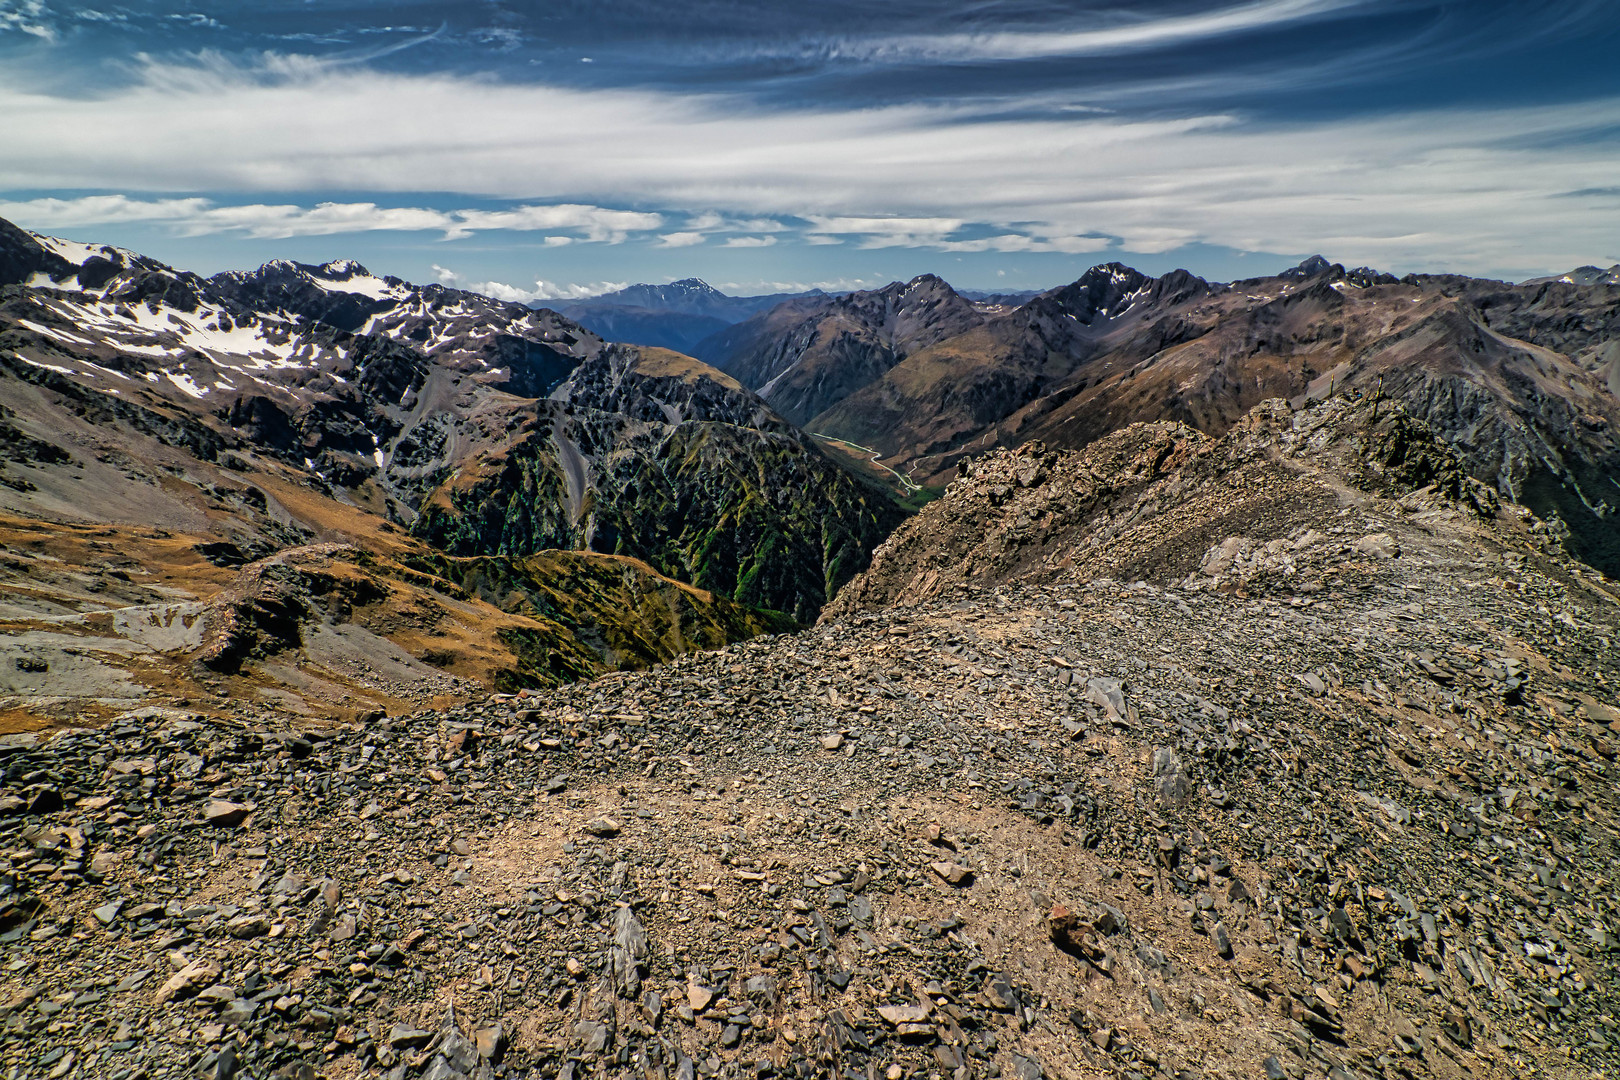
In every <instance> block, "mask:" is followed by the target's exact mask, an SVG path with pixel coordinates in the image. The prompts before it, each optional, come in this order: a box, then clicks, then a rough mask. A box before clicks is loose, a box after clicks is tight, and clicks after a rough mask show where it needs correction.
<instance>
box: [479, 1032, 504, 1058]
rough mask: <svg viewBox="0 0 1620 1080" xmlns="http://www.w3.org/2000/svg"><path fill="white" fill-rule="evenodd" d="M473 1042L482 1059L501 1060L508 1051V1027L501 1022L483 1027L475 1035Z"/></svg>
mask: <svg viewBox="0 0 1620 1080" xmlns="http://www.w3.org/2000/svg"><path fill="white" fill-rule="evenodd" d="M473 1044H474V1046H475V1047H476V1049H477V1050H478V1056H479V1057H480V1058H481V1059H482V1060H484V1061H489V1062H499V1061H500V1060H501V1055H502V1054H504V1053H505V1052H506V1029H505V1028H504V1027H502V1026H501V1025H500V1024H499V1023H495V1024H490V1025H488V1026H486V1027H481V1028H479V1029H478V1031H477V1032H476V1033H475V1034H474V1035H473Z"/></svg>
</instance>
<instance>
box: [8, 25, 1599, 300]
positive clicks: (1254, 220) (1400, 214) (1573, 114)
mask: <svg viewBox="0 0 1620 1080" xmlns="http://www.w3.org/2000/svg"><path fill="white" fill-rule="evenodd" d="M1617 55H1620V4H1617V3H1615V2H1613V0H1596V2H1566V3H1556V2H1555V3H1543V4H1525V3H1522V2H1516V3H1507V2H1497V0H1469V2H1437V0H1207V2H1202V3H1194V2H1189V0H1131V2H1127V0H1112V2H1068V3H1065V2H1054V0H1048V2H1043V0H891V2H888V3H884V4H873V3H870V2H869V0H863V2H859V3H857V2H852V0H820V2H818V3H813V4H812V3H805V2H803V0H794V2H792V3H777V2H770V3H739V2H732V0H688V2H683V3H670V2H667V0H665V2H662V3H652V2H650V0H554V2H548V3H519V2H515V0H458V2H456V3H443V2H419V3H376V2H366V0H347V2H337V0H259V2H255V3H254V4H251V5H247V4H241V3H239V2H231V3H225V2H218V0H209V2H201V0H199V2H194V3H167V2H123V3H115V2H110V0H109V2H106V3H102V2H100V0H75V2H72V3H68V2H64V0H0V147H3V148H4V150H3V152H0V216H4V217H8V218H10V219H12V220H14V221H16V222H18V223H19V224H21V225H23V226H25V227H27V228H32V229H35V230H38V231H42V232H49V233H52V234H55V235H65V236H69V237H72V238H74V239H84V240H95V241H101V242H111V243H117V244H121V245H123V246H126V247H131V248H135V249H137V250H140V251H143V252H146V253H148V254H151V255H154V256H156V257H159V258H162V259H165V260H166V261H169V262H172V263H174V264H176V265H179V266H182V267H186V268H189V269H195V270H198V271H202V272H212V271H215V270H219V269H226V268H238V267H248V266H254V265H257V264H258V263H260V262H263V261H265V260H267V259H270V258H276V257H286V258H296V259H301V260H305V261H324V260H325V259H329V258H339V257H345V258H358V259H360V260H361V261H362V262H364V263H366V264H367V265H368V266H369V267H371V268H372V269H373V270H374V271H377V272H381V273H393V274H398V275H400V276H402V277H406V278H410V279H413V280H418V281H423V280H434V279H438V280H444V281H447V282H454V283H458V284H461V285H464V286H468V287H475V288H480V289H482V290H483V291H488V292H491V293H494V294H496V295H504V296H510V297H511V298H514V299H549V298H558V297H565V296H570V295H582V294H588V293H591V292H594V291H601V290H603V289H606V288H609V287H612V286H614V285H618V284H622V283H626V282H633V281H666V280H670V279H672V278H675V277H684V276H688V275H697V276H701V277H704V278H706V279H707V280H709V281H711V282H713V283H715V284H717V285H720V286H721V287H722V288H726V289H728V291H733V292H759V291H777V290H780V289H797V288H803V287H807V286H820V287H824V288H853V287H863V286H869V285H875V284H881V283H883V282H887V281H889V280H893V279H897V278H898V279H903V278H908V277H911V276H913V275H915V274H918V273H922V272H925V271H932V272H936V273H939V274H941V275H942V276H944V277H946V278H947V279H949V280H950V281H952V282H953V283H955V284H957V285H959V286H962V287H967V288H989V289H994V288H1006V289H1024V288H1042V287H1048V286H1051V285H1054V284H1058V283H1061V282H1065V281H1069V280H1072V279H1073V278H1075V277H1077V276H1078V275H1079V274H1080V273H1081V272H1082V271H1083V270H1084V269H1085V268H1086V267H1087V266H1090V265H1092V264H1094V263H1097V262H1104V261H1111V260H1115V259H1118V260H1120V261H1124V262H1128V263H1131V264H1133V265H1135V266H1138V267H1139V268H1141V269H1143V270H1147V271H1150V272H1162V271H1164V270H1168V269H1171V268H1173V267H1176V266H1186V267H1187V268H1189V269H1191V270H1193V271H1194V272H1197V273H1200V274H1203V275H1205V276H1207V277H1212V278H1222V279H1226V278H1232V277H1239V276H1245V275H1252V274H1260V273H1266V272H1271V271H1274V270H1276V269H1278V268H1280V267H1281V266H1283V265H1287V264H1288V263H1290V262H1293V261H1297V260H1298V259H1299V258H1300V257H1302V256H1304V255H1307V254H1311V253H1314V252H1317V251H1320V252H1322V253H1323V254H1326V255H1327V256H1329V257H1330V258H1332V259H1335V260H1338V261H1342V262H1345V263H1347V264H1351V265H1355V264H1371V265H1374V266H1377V267H1380V268H1383V269H1389V270H1393V271H1395V272H1397V273H1405V272H1408V271H1456V272H1463V273H1473V274H1485V275H1491V276H1499V277H1508V278H1522V277H1527V276H1531V275H1534V274H1541V273H1547V272H1551V271H1561V270H1565V269H1569V268H1571V267H1573V266H1575V265H1578V264H1581V263H1599V264H1602V265H1609V264H1611V263H1615V262H1620V62H1616V60H1615V57H1616V56H1617Z"/></svg>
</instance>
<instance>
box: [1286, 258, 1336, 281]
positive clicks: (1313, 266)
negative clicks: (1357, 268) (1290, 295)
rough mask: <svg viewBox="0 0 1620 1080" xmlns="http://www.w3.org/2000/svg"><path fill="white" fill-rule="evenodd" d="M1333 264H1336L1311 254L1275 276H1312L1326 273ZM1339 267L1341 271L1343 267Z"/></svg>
mask: <svg viewBox="0 0 1620 1080" xmlns="http://www.w3.org/2000/svg"><path fill="white" fill-rule="evenodd" d="M1335 265H1336V264H1334V263H1330V262H1328V261H1327V259H1326V258H1324V257H1323V256H1321V255H1312V256H1311V257H1310V258H1308V259H1306V260H1305V261H1304V262H1301V263H1300V264H1299V265H1298V266H1291V267H1289V268H1288V269H1287V270H1284V271H1283V272H1282V273H1280V274H1278V275H1277V276H1278V277H1285V278H1313V277H1316V276H1318V275H1319V274H1326V273H1328V272H1330V271H1331V270H1332V269H1333V268H1334V266H1335ZM1339 269H1340V270H1341V271H1343V269H1344V267H1342V266H1341V267H1339Z"/></svg>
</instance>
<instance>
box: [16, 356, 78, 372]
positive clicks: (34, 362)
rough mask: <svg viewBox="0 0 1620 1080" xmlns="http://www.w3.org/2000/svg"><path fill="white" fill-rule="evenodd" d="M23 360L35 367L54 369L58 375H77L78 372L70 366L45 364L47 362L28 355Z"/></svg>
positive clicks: (47, 369)
mask: <svg viewBox="0 0 1620 1080" xmlns="http://www.w3.org/2000/svg"><path fill="white" fill-rule="evenodd" d="M22 362H23V363H25V364H29V365H31V366H33V367H37V368H44V369H45V370H46V371H54V372H56V373H57V374H58V375H77V374H78V372H77V371H74V370H73V369H72V368H70V367H62V366H61V365H59V364H45V363H41V362H40V361H38V360H30V359H28V357H26V356H25V357H23V358H22Z"/></svg>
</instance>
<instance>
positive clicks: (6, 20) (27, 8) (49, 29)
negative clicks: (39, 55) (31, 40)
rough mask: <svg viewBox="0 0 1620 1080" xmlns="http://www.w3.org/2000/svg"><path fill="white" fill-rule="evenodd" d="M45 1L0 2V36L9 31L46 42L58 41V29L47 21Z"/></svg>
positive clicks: (0, 0) (8, 0)
mask: <svg viewBox="0 0 1620 1080" xmlns="http://www.w3.org/2000/svg"><path fill="white" fill-rule="evenodd" d="M49 14H50V12H48V11H46V10H45V3H44V0H0V34H3V33H5V32H6V31H8V30H13V31H16V32H17V33H21V34H29V35H31V36H33V37H37V38H43V39H44V40H46V41H55V40H56V28H55V27H54V26H52V25H51V24H50V23H49V22H48V21H47V19H46V16H47V15H49Z"/></svg>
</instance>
